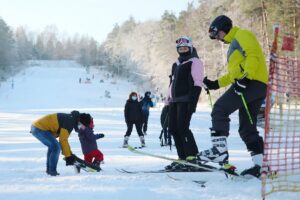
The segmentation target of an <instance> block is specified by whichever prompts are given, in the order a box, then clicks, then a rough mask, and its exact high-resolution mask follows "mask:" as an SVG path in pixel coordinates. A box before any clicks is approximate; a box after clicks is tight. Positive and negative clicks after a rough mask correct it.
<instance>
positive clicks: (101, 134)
mask: <svg viewBox="0 0 300 200" xmlns="http://www.w3.org/2000/svg"><path fill="white" fill-rule="evenodd" d="M95 135H96V138H97V139H100V138H103V137H104V134H103V133H98V134H95Z"/></svg>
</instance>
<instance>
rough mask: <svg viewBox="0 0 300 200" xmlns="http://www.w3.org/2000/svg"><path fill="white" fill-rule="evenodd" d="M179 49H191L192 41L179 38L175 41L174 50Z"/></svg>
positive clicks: (186, 38)
mask: <svg viewBox="0 0 300 200" xmlns="http://www.w3.org/2000/svg"><path fill="white" fill-rule="evenodd" d="M179 47H190V48H192V47H193V44H192V39H191V38H189V37H180V38H178V39H177V40H176V48H179Z"/></svg>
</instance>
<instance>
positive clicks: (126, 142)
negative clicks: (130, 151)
mask: <svg viewBox="0 0 300 200" xmlns="http://www.w3.org/2000/svg"><path fill="white" fill-rule="evenodd" d="M128 140H129V136H125V137H124V142H123V148H127V147H128Z"/></svg>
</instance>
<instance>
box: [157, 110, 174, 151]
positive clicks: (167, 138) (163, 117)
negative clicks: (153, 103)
mask: <svg viewBox="0 0 300 200" xmlns="http://www.w3.org/2000/svg"><path fill="white" fill-rule="evenodd" d="M168 115H169V106H168V105H165V106H164V107H163V109H162V111H161V114H160V125H161V127H162V130H161V133H160V136H159V139H160V141H161V143H160V145H161V146H167V145H172V139H171V134H170V133H169V130H168V123H169V116H168Z"/></svg>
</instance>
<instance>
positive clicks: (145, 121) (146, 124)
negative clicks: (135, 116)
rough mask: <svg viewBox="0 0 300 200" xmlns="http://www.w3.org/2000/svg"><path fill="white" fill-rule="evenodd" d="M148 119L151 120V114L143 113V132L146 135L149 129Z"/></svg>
mask: <svg viewBox="0 0 300 200" xmlns="http://www.w3.org/2000/svg"><path fill="white" fill-rule="evenodd" d="M148 119H149V113H143V124H142V126H143V132H144V133H146V132H147V129H148Z"/></svg>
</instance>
